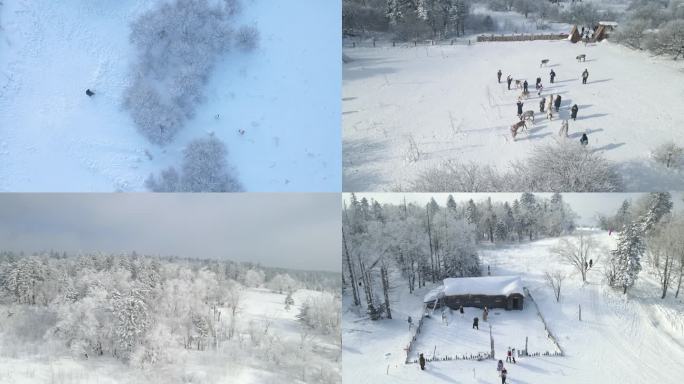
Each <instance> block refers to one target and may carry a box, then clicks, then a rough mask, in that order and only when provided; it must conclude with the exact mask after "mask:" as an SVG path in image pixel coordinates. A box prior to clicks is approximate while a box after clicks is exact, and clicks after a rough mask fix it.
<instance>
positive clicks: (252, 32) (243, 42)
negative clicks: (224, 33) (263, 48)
mask: <svg viewBox="0 0 684 384" xmlns="http://www.w3.org/2000/svg"><path fill="white" fill-rule="evenodd" d="M235 44H236V45H237V46H238V48H240V49H242V50H243V51H247V52H249V51H252V50H254V48H256V47H257V46H258V45H259V30H258V29H257V27H256V26H253V25H243V26H241V27H240V28H238V30H237V32H236V33H235Z"/></svg>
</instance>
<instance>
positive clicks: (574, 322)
mask: <svg viewBox="0 0 684 384" xmlns="http://www.w3.org/2000/svg"><path fill="white" fill-rule="evenodd" d="M591 236H592V237H594V239H596V240H597V241H598V242H600V244H602V246H603V248H604V249H605V250H606V251H605V252H603V253H601V259H600V260H599V261H598V264H597V265H595V266H594V267H593V268H592V269H591V270H590V271H589V273H588V282H587V284H586V285H582V284H581V279H580V277H579V276H578V275H577V273H576V272H575V273H573V272H572V271H573V269H572V268H571V267H570V266H568V265H566V264H563V263H562V262H561V261H560V260H557V259H556V257H557V256H555V255H552V254H551V253H550V252H549V250H550V248H551V247H553V246H555V245H556V244H557V242H558V239H548V240H540V241H535V242H532V243H523V244H520V245H509V246H503V247H489V248H486V249H484V250H483V252H482V254H481V256H482V262H483V265H484V266H486V265H489V266H490V268H491V271H492V275H511V274H520V275H521V276H522V279H523V283H524V284H525V285H526V286H527V287H528V288H529V289H530V292H531V293H532V295H533V296H534V298H535V300H536V301H537V303H538V304H539V306H540V309H541V312H542V314H543V315H544V318H545V319H546V321H547V323H548V325H549V327H550V328H551V330H552V332H553V333H554V334H555V335H556V336H557V337H558V339H559V343H560V344H561V347H562V348H563V350H564V352H565V353H566V356H565V357H529V358H520V359H519V360H518V364H516V365H513V364H506V366H507V369H508V372H509V382H511V383H548V382H553V383H558V384H564V383H569V384H575V383H597V384H599V383H600V384H607V383H615V384H622V383H672V384H674V383H679V382H681V376H682V374H683V373H684V370H683V369H682V363H681V362H682V359H684V316H683V315H682V314H683V313H684V299H683V298H681V297H680V298H679V299H675V298H673V297H672V295H670V296H669V297H667V298H666V299H665V300H660V299H659V297H660V296H659V295H658V292H657V291H658V286H657V283H656V281H654V279H653V277H652V276H650V275H649V274H648V271H647V268H646V266H645V268H644V271H642V273H641V275H640V277H639V280H638V281H637V283H636V285H635V286H634V287H633V288H632V289H631V290H630V291H629V293H628V296H629V299H626V298H625V296H623V295H622V294H621V292H616V291H614V290H613V289H610V288H607V287H605V286H604V285H603V284H602V282H601V281H602V278H603V271H602V264H601V263H602V262H604V261H605V260H607V258H608V254H607V249H610V248H612V247H613V245H614V241H615V234H613V235H612V236H609V235H608V233H607V232H603V231H592V232H591ZM594 260H596V258H594ZM549 268H559V269H563V270H565V271H566V272H568V273H571V274H572V275H571V276H570V277H569V278H568V279H567V280H566V281H565V282H564V286H563V288H562V293H561V302H560V303H556V301H555V298H554V297H553V293H552V292H551V290H550V288H548V287H547V286H546V285H545V283H544V280H543V274H544V271H546V270H547V269H549ZM430 288H432V287H430V286H428V287H427V288H424V289H422V290H420V291H416V292H415V293H414V294H413V295H410V294H408V293H407V292H406V290H405V289H399V290H398V291H399V292H398V293H396V294H394V295H393V297H392V302H393V305H394V308H393V310H392V312H393V317H394V319H393V320H382V321H377V322H371V321H369V320H362V319H360V317H359V316H358V315H356V314H355V313H353V312H352V311H351V310H349V309H348V308H350V306H349V304H350V303H349V302H347V301H345V303H344V306H343V307H344V308H347V309H346V311H345V312H344V313H343V381H344V382H349V383H416V382H421V383H498V382H500V379H499V378H498V377H497V373H496V364H495V362H494V361H492V360H485V361H481V362H478V361H440V362H434V363H428V365H427V369H426V371H424V372H421V371H420V369H419V367H418V365H416V364H409V365H405V364H404V359H405V351H404V348H405V346H406V345H407V344H408V341H409V340H410V335H409V333H408V327H407V323H406V318H407V316H409V315H411V316H412V317H413V318H414V319H418V318H419V316H420V314H421V311H422V298H423V295H424V294H425V293H426V291H427V290H429V289H430ZM345 299H349V297H345ZM527 304H529V302H527V303H526V305H527ZM580 304H581V306H582V321H579V320H578V305H580ZM505 314H506V315H508V313H505ZM469 317H472V316H469ZM491 317H492V318H495V317H496V316H491ZM466 320H467V319H466ZM471 321H472V319H471ZM494 321H496V320H494ZM429 324H430V323H428V328H427V329H428V335H429V337H432V338H434V339H435V340H437V339H439V335H440V332H439V330H440V327H441V330H442V332H441V336H442V338H443V339H444V342H443V343H444V344H450V343H449V342H447V340H452V339H451V334H450V332H451V326H452V325H449V328H445V327H443V326H442V325H441V324H434V327H432V328H430V325H429ZM463 326H464V327H465V329H464V330H463V331H464V332H466V333H467V331H471V329H470V327H469V326H468V324H463ZM483 328H484V327H483ZM481 332H483V331H481ZM511 332H514V331H511ZM522 333H523V332H522V331H521V332H519V333H517V334H514V335H513V336H518V337H523V338H524V335H523V334H522ZM420 337H421V336H419V340H420ZM453 340H454V342H456V343H457V342H458V338H454V339H453ZM421 343H422V342H421ZM433 344H434V342H433ZM530 345H533V344H530ZM504 347H505V346H503V345H501V344H497V346H496V348H497V354H498V355H501V353H500V351H501V350H503V348H504ZM423 348H425V349H424V350H422V351H421V350H417V351H416V352H424V353H425V354H426V356H428V357H429V356H431V355H432V351H433V348H434V347H433V345H429V346H428V345H424V346H423ZM441 348H446V346H443V347H441ZM439 349H440V347H438V350H439ZM483 349H484V351H486V350H487V349H486V345H485V348H483Z"/></svg>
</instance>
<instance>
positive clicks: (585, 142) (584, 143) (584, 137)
mask: <svg viewBox="0 0 684 384" xmlns="http://www.w3.org/2000/svg"><path fill="white" fill-rule="evenodd" d="M580 144H582V146H583V147H586V146H587V145H589V138H588V137H587V134H586V133H583V134H582V137H581V138H580Z"/></svg>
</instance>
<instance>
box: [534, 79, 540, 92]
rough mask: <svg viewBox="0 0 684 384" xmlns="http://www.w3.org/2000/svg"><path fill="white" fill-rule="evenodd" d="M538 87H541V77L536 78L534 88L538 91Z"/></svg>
mask: <svg viewBox="0 0 684 384" xmlns="http://www.w3.org/2000/svg"><path fill="white" fill-rule="evenodd" d="M540 85H541V77H537V82H536V83H535V84H534V88H535V89H539V86H540Z"/></svg>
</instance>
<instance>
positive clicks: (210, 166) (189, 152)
mask: <svg viewBox="0 0 684 384" xmlns="http://www.w3.org/2000/svg"><path fill="white" fill-rule="evenodd" d="M227 155H228V150H227V149H226V146H225V144H223V142H221V141H219V140H218V139H216V138H215V137H213V136H211V137H209V138H207V139H197V140H194V141H191V142H190V143H189V144H188V145H187V146H186V147H185V150H183V164H182V166H181V172H180V174H179V173H178V172H177V171H176V169H175V168H173V167H171V168H169V169H167V170H164V171H162V172H161V174H160V176H159V177H155V176H154V175H150V177H149V178H148V179H147V180H146V181H145V186H146V187H147V188H148V189H149V190H151V191H153V192H238V191H242V189H243V188H242V185H241V184H240V182H239V181H238V179H237V176H236V175H235V171H234V169H233V168H232V167H231V166H230V165H229V164H228V161H227V160H226V157H227Z"/></svg>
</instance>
